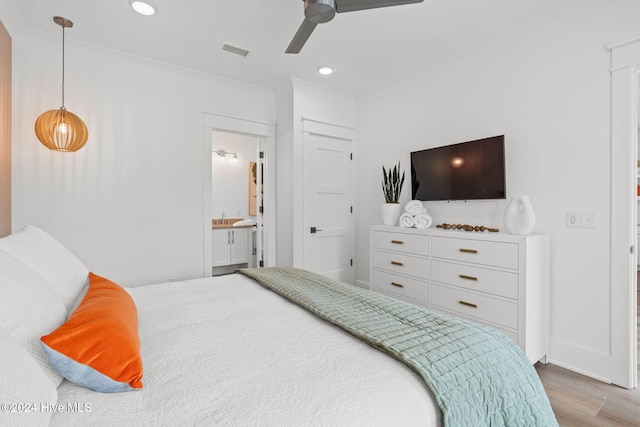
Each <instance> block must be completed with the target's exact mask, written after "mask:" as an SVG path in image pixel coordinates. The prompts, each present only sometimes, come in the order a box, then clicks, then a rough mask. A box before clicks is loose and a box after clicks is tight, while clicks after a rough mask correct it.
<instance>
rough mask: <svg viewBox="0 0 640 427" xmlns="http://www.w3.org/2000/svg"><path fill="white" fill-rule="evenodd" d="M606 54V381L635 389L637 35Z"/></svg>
mask: <svg viewBox="0 0 640 427" xmlns="http://www.w3.org/2000/svg"><path fill="white" fill-rule="evenodd" d="M607 49H608V50H609V51H610V52H611V68H610V72H611V251H610V253H611V260H610V266H611V271H610V287H611V306H610V313H611V325H610V326H611V331H610V336H611V352H610V359H611V361H610V363H609V364H608V365H609V367H610V372H609V378H610V381H611V382H612V383H614V384H617V385H619V386H622V387H625V388H635V387H637V385H638V384H637V357H638V354H637V324H636V319H637V317H636V316H637V290H636V276H637V245H638V242H637V231H636V223H637V200H636V199H635V198H634V197H633V195H634V194H636V191H635V187H636V185H637V182H636V181H637V170H638V169H637V159H638V146H637V144H638V124H639V123H638V98H639V94H638V79H639V78H640V36H637V37H634V38H631V39H626V40H623V41H621V42H618V43H614V44H611V45H609V46H607Z"/></svg>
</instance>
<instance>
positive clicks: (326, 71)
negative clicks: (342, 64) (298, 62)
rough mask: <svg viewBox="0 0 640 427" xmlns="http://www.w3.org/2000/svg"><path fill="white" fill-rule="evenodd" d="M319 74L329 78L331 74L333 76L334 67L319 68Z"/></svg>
mask: <svg viewBox="0 0 640 427" xmlns="http://www.w3.org/2000/svg"><path fill="white" fill-rule="evenodd" d="M318 72H319V73H320V74H322V75H323V76H328V75H329V74H333V68H332V67H327V66H323V67H320V68H318Z"/></svg>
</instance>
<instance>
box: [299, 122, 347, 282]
mask: <svg viewBox="0 0 640 427" xmlns="http://www.w3.org/2000/svg"><path fill="white" fill-rule="evenodd" d="M303 141H304V221H303V224H304V242H303V246H304V248H303V252H304V253H303V268H304V269H306V270H309V271H313V272H316V273H320V274H323V275H325V276H328V277H331V278H334V279H337V280H341V281H344V282H347V283H350V282H352V280H353V278H352V276H353V274H352V270H353V243H352V240H353V237H352V236H353V235H354V233H353V203H352V182H353V166H352V164H353V160H352V159H353V156H352V153H353V145H354V143H353V141H352V140H350V139H344V138H340V137H336V136H330V135H327V134H321V133H315V132H308V131H305V132H304V134H303Z"/></svg>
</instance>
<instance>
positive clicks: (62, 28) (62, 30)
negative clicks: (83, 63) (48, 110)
mask: <svg viewBox="0 0 640 427" xmlns="http://www.w3.org/2000/svg"><path fill="white" fill-rule="evenodd" d="M65 26H66V25H62V109H64V27H65Z"/></svg>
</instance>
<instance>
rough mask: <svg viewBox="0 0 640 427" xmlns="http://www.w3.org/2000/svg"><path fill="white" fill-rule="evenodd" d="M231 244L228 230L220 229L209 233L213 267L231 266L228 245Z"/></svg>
mask: <svg viewBox="0 0 640 427" xmlns="http://www.w3.org/2000/svg"><path fill="white" fill-rule="evenodd" d="M230 243H231V236H230V234H229V229H227V228H221V229H219V230H212V232H211V247H212V255H213V256H212V260H213V265H212V266H213V267H219V266H221V265H229V264H231V262H230V260H229V244H230Z"/></svg>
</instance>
